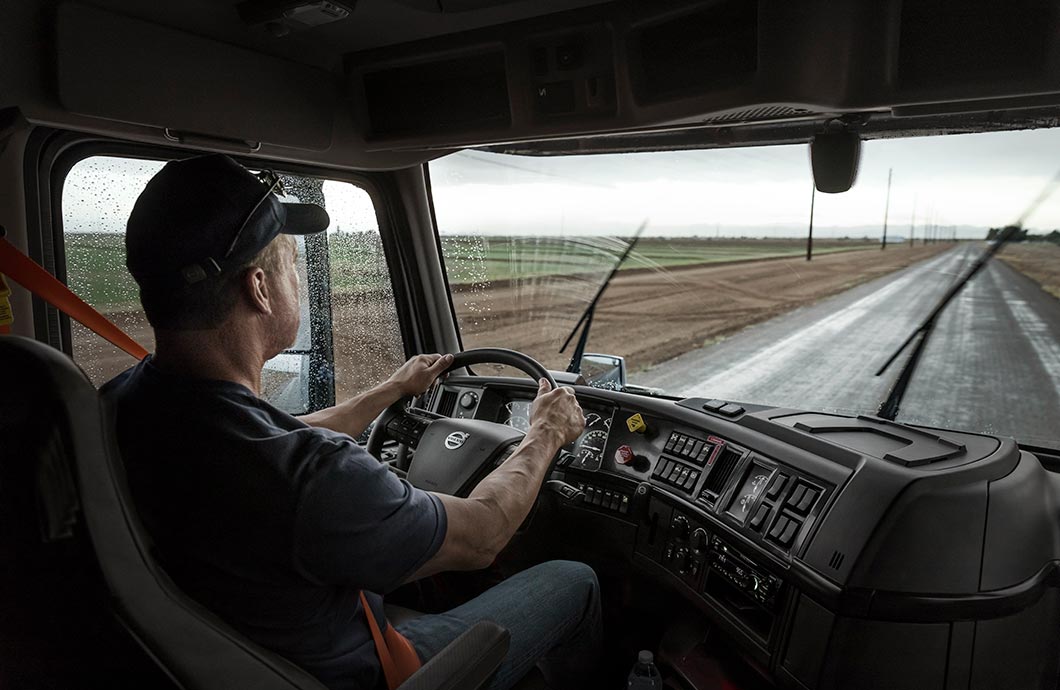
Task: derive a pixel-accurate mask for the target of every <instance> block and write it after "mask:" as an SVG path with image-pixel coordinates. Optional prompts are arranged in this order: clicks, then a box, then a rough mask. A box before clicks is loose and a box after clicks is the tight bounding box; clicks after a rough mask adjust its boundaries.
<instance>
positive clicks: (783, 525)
mask: <svg viewBox="0 0 1060 690" xmlns="http://www.w3.org/2000/svg"><path fill="white" fill-rule="evenodd" d="M789 524H791V520H790V519H789V518H788V517H787V516H786V515H781V516H780V517H778V518H777V520H776V522H774V523H773V529H771V530H769V536H770V537H772V538H773V539H778V538H779V537H780V535H781V534H783V533H784V530H786V529H787V528H788V525H789Z"/></svg>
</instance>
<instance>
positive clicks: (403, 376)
mask: <svg viewBox="0 0 1060 690" xmlns="http://www.w3.org/2000/svg"><path fill="white" fill-rule="evenodd" d="M452 363H453V356H452V355H438V354H434V355H416V356H415V357H413V358H412V359H410V360H409V361H407V362H405V363H404V364H402V365H401V367H400V368H399V369H398V370H397V371H395V372H394V373H393V375H392V376H391V377H390V378H389V379H388V380H387V384H389V385H390V386H392V387H393V388H394V390H396V391H397V392H398V393H400V394H401V395H402V396H406V395H420V394H421V393H423V392H425V391H426V390H427V389H428V388H430V387H431V384H433V383H434V381H435V379H437V378H438V377H439V376H441V375H442V372H444V371H445V370H446V368H447V367H448V366H449V365H450V364H452Z"/></svg>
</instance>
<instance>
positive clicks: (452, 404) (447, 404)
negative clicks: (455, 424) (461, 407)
mask: <svg viewBox="0 0 1060 690" xmlns="http://www.w3.org/2000/svg"><path fill="white" fill-rule="evenodd" d="M441 390H442V397H441V399H440V400H439V401H438V408H437V409H436V410H435V412H437V413H438V414H440V415H444V416H446V417H452V416H453V410H455V409H456V397H457V396H456V391H451V390H449V389H447V388H443V389H441Z"/></svg>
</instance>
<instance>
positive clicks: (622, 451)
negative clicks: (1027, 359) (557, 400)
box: [429, 376, 1060, 689]
mask: <svg viewBox="0 0 1060 690" xmlns="http://www.w3.org/2000/svg"><path fill="white" fill-rule="evenodd" d="M534 389H535V387H534V385H533V384H532V383H531V382H529V381H526V382H524V381H522V380H521V379H509V378H501V377H480V376H474V377H450V378H449V379H448V380H447V381H446V382H445V383H444V384H442V385H440V386H439V387H438V388H437V389H436V391H435V393H434V395H433V396H432V398H431V400H430V403H429V405H430V408H431V409H432V411H434V412H436V413H438V414H442V415H445V416H449V417H463V418H469V419H481V420H486V421H491V422H497V423H500V424H506V425H508V426H511V427H514V428H516V429H520V430H524V431H525V430H526V429H527V428H529V422H530V405H531V400H532V398H533V395H534ZM575 391H576V393H577V395H578V399H579V402H580V404H581V405H582V408H583V409H584V410H585V413H586V429H585V431H584V432H583V433H582V435H581V436H580V437H579V438H578V439H577V440H576V441H575V442H574V443H572V444H570V445H569V446H568V447H566V448H565V449H563V451H561V453H560V455H559V458H558V460H557V463H556V467H555V470H554V472H553V474H552V476H551V479H553V480H555V481H556V482H557V483H562V484H563V485H566V486H569V487H572V488H571V489H570V490H568V492H567V493H565V494H562V495H561V494H556V495H554V496H550V497H549V498H548V500H549V501H552V502H553V503H554V504H555V506H554V507H555V509H556V510H557V511H560V512H562V514H563V516H564V517H563V520H562V525H563V527H562V529H563V532H564V534H563V535H562V538H558V539H557V548H559V546H560V545H561V544H564V543H568V542H570V543H573V542H577V543H578V544H580V545H581V551H580V552H579V553H578V554H577V556H579V557H583V558H585V559H588V560H590V561H591V560H592V555H593V553H592V552H593V549H594V548H596V547H597V545H603V544H609V545H610V546H609V548H610V549H611V554H610V555H611V556H615V555H616V554H617V558H618V560H619V562H620V563H621V564H624V565H621V566H620V567H619V568H618V570H617V572H618V573H619V574H620V575H621V573H622V572H625V571H624V570H623V569H626V570H628V568H629V567H632V568H634V569H636V571H637V572H639V573H640V574H641V575H642V576H643V577H646V578H648V580H649V581H651V582H653V583H655V584H656V585H657V586H660V587H665V588H667V589H668V590H670V591H672V592H674V593H675V594H676V595H677V596H679V597H681V598H683V599H685V600H686V601H687V602H688V603H689V604H690V605H692V606H693V607H694V608H695V609H696V610H698V611H700V612H701V613H702V614H703V615H704V616H706V617H707V618H708V619H709V620H710V621H711V622H712V623H713V624H715V625H716V626H717V627H718V628H720V629H721V630H722V631H724V633H726V635H727V637H728V638H729V639H730V641H731V642H732V643H733V644H735V645H736V646H737V648H739V649H740V650H741V651H742V652H743V653H744V655H745V656H747V657H748V658H749V659H751V660H753V661H754V662H756V663H757V665H758V666H759V667H760V668H762V669H765V670H766V671H767V672H768V674H769V675H770V676H771V677H772V679H773V680H774V681H775V682H776V683H777V684H778V685H780V686H782V687H793V688H841V687H861V688H873V687H880V688H884V687H887V688H892V687H918V688H931V687H938V688H940V689H942V688H949V687H956V686H953V685H952V683H951V680H952V679H953V678H968V679H970V680H969V681H968V683H967V684H962V685H961V687H1055V680H1056V678H1057V677H1058V675H1060V659H1058V656H1060V655H1058V654H1057V653H1056V651H1055V650H1056V649H1060V595H1058V589H1057V587H1056V586H1055V585H1054V584H1050V583H1060V568H1058V565H1057V564H1060V546H1058V545H1060V521H1058V520H1056V519H1055V513H1056V509H1055V508H1054V506H1055V505H1060V481H1058V479H1057V475H1056V474H1055V473H1054V472H1051V471H1049V470H1048V469H1047V468H1046V467H1045V466H1044V465H1043V463H1042V462H1040V461H1039V459H1038V458H1037V457H1035V456H1034V455H1031V454H1030V453H1027V452H1025V451H1021V450H1020V449H1019V447H1018V446H1017V445H1016V443H1015V442H1014V441H1013V440H1011V439H1003V438H995V437H991V436H984V435H978V434H968V433H959V432H953V431H948V430H938V429H925V428H920V427H912V426H907V425H903V424H898V423H894V422H889V421H886V420H882V419H878V418H875V417H868V416H853V417H851V416H842V415H832V414H822V413H817V412H807V411H801V410H790V409H779V408H770V407H765V406H756V405H749V404H746V403H740V402H734V401H726V400H712V399H699V398H693V399H686V400H669V399H660V398H650V397H645V396H636V395H631V394H626V393H622V392H615V391H605V390H598V389H593V388H588V387H581V386H576V387H575ZM1014 533H1015V534H1019V535H1020V536H1019V538H1018V539H1013V537H1012V535H1013V534H1014ZM601 548H602V547H601ZM601 567H603V566H601ZM1021 639H1034V640H1038V641H1043V642H1041V644H1036V645H1023V646H1019V648H1018V649H1017V648H1015V647H1014V646H1013V645H1012V644H1010V642H1011V641H1012V640H1021ZM1016 658H1018V659H1019V661H1020V663H1019V664H1014V663H1013V660H1014V659H1016ZM973 659H974V660H975V663H974V664H973V663H972V660H973ZM1021 674H1023V675H1021ZM1046 676H1048V677H1049V678H1051V679H1052V682H1053V683H1054V685H1049V684H1048V683H1046V684H1043V682H1042V679H1043V678H1045V677H1046ZM910 677H915V678H916V683H915V684H910V683H909V679H910ZM947 679H950V680H947Z"/></svg>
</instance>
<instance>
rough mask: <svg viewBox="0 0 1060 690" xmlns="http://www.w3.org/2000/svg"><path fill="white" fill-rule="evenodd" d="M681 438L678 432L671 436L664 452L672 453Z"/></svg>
mask: <svg viewBox="0 0 1060 690" xmlns="http://www.w3.org/2000/svg"><path fill="white" fill-rule="evenodd" d="M679 436H680V435H679V434H678V433H677V432H676V431H675V432H673V433H672V434H670V438H668V439H667V440H666V446H665V447H664V450H665V451H666V452H667V453H669V452H671V451H672V450H673V449H674V445H675V444H676V443H677V439H678V438H679Z"/></svg>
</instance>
